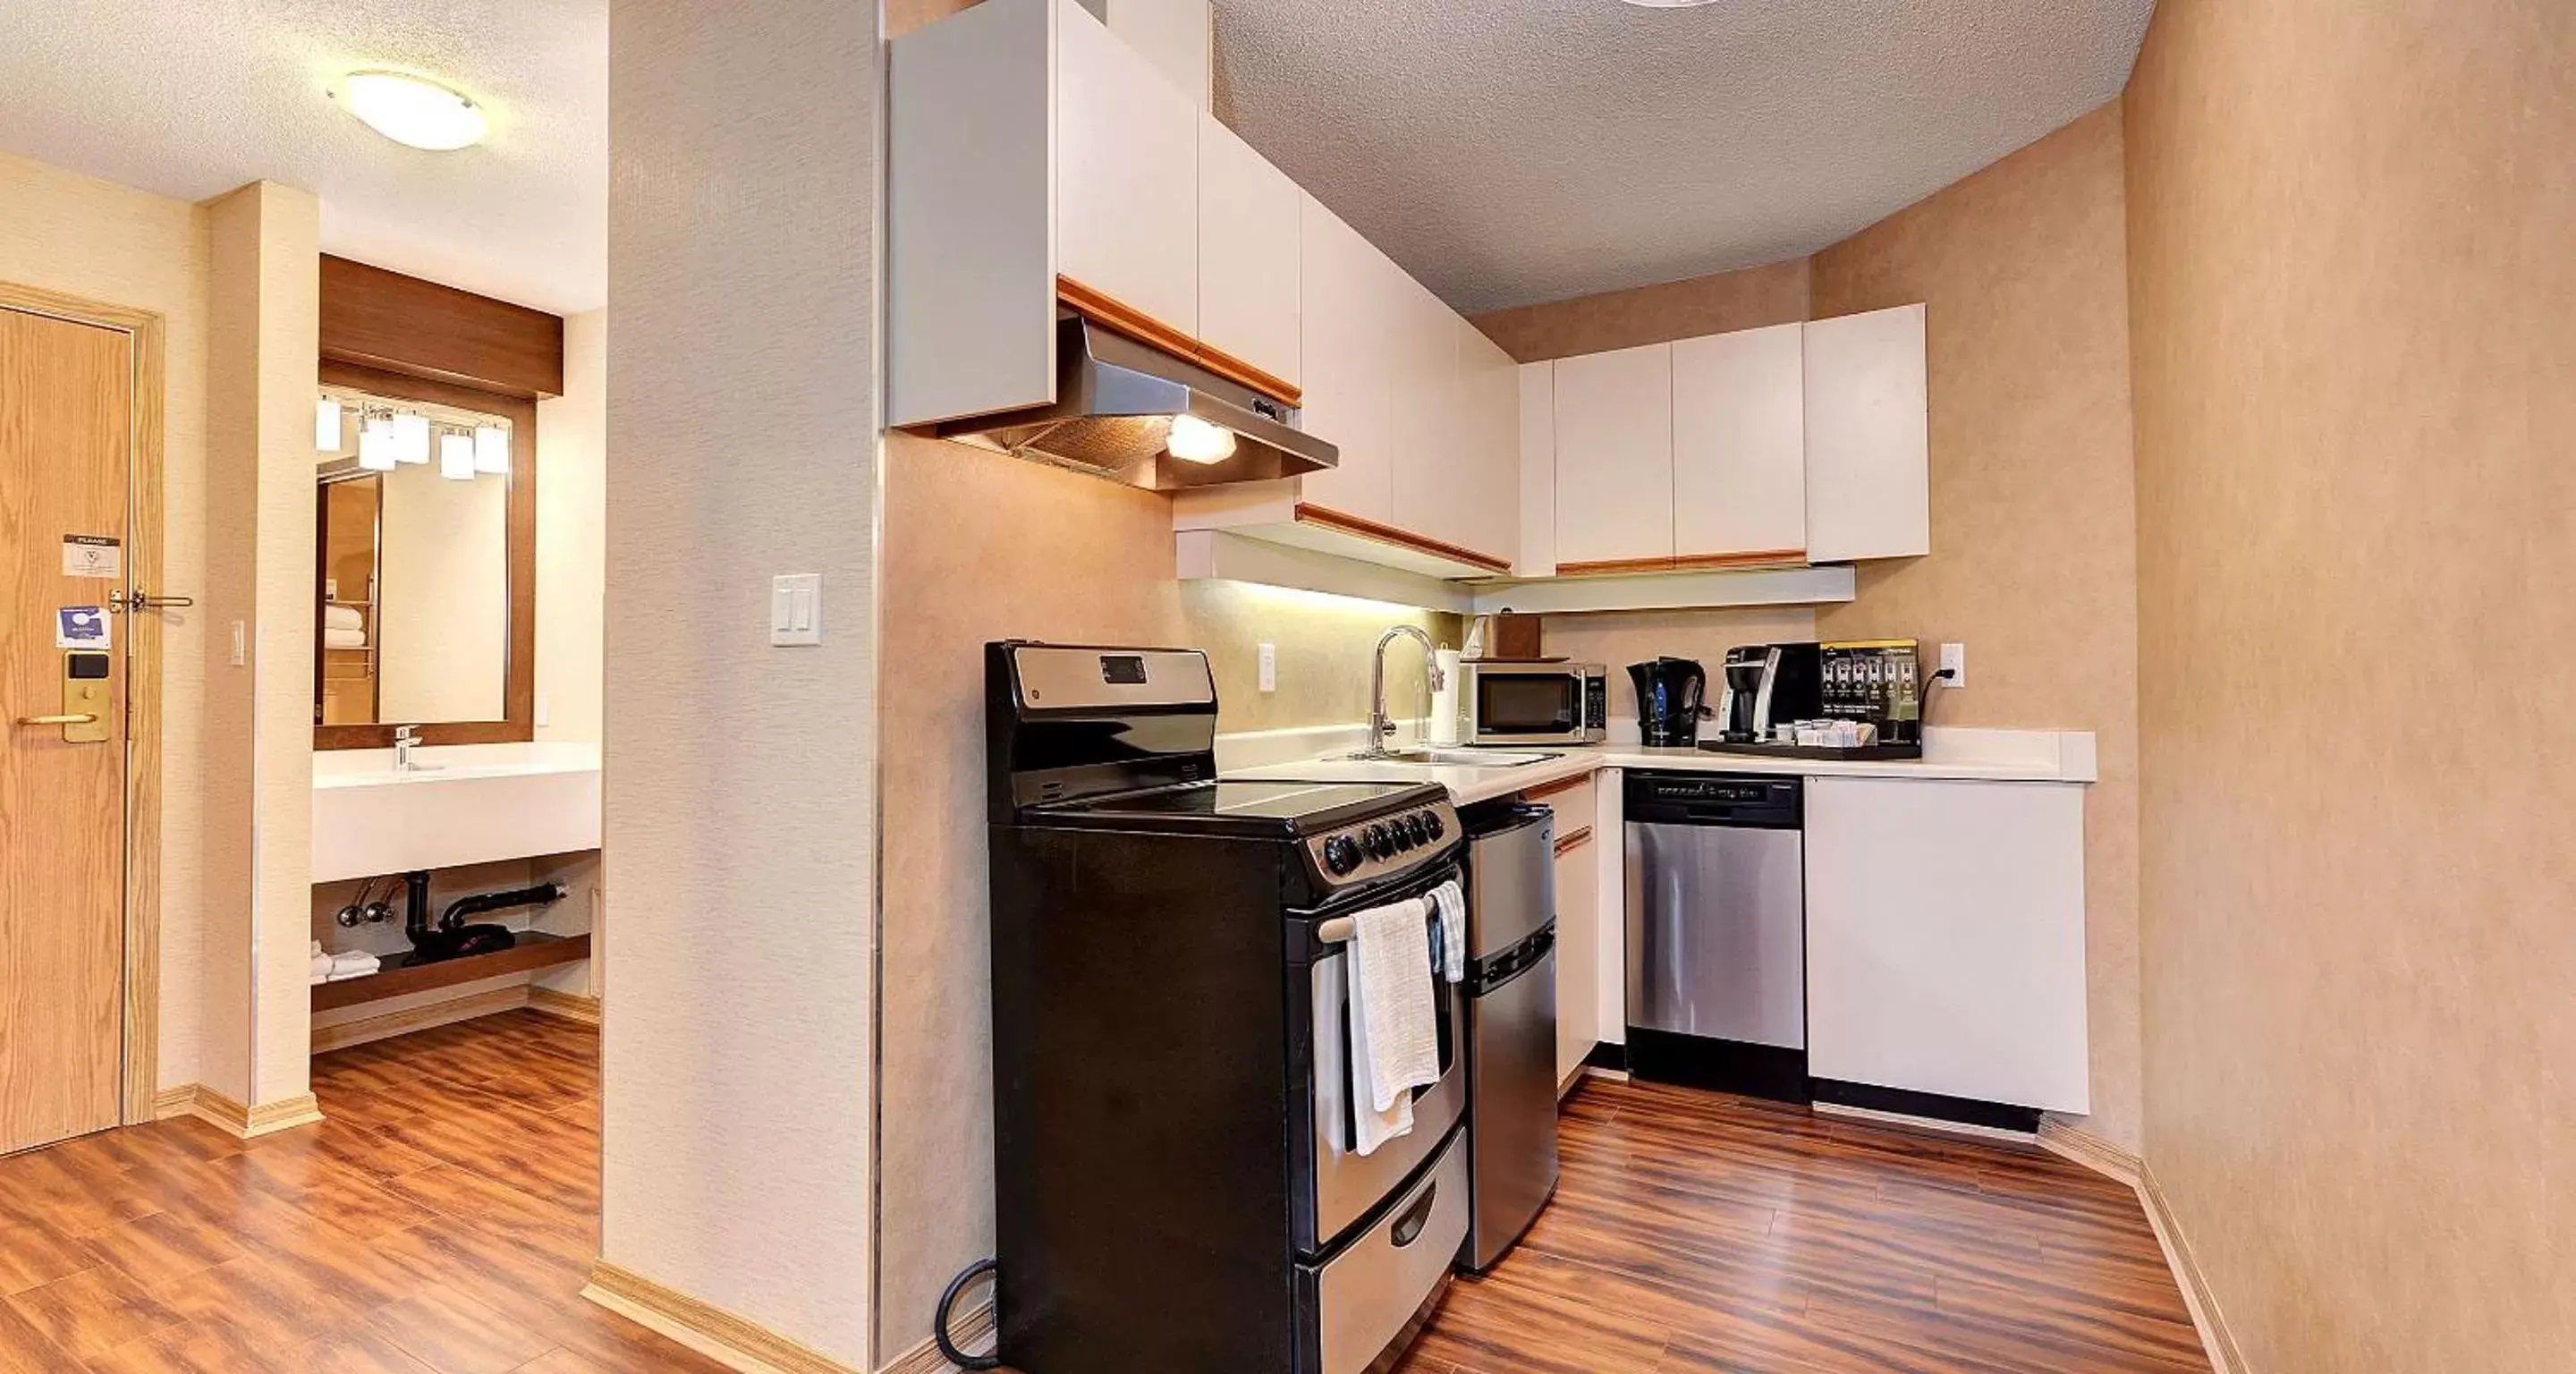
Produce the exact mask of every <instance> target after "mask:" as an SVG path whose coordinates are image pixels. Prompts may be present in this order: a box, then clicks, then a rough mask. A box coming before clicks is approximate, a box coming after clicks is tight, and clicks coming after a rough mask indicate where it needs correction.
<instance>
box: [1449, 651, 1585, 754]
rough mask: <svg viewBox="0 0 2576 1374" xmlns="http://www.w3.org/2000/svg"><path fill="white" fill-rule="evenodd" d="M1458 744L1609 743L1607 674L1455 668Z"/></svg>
mask: <svg viewBox="0 0 2576 1374" xmlns="http://www.w3.org/2000/svg"><path fill="white" fill-rule="evenodd" d="M1458 670H1459V672H1460V673H1461V674H1462V675H1463V676H1464V679H1465V680H1464V681H1462V682H1460V683H1459V685H1458V686H1459V691H1458V712H1459V715H1460V716H1461V717H1462V719H1461V720H1460V721H1459V723H1458V724H1459V738H1460V739H1462V740H1464V741H1466V742H1467V743H1470V744H1598V743H1600V742H1601V741H1602V740H1604V739H1606V738H1608V737H1609V734H1610V731H1609V724H1610V689H1609V676H1608V670H1607V669H1605V668H1603V667H1602V666H1601V665H1600V664H1598V663H1504V662H1482V663H1462V664H1459V665H1458Z"/></svg>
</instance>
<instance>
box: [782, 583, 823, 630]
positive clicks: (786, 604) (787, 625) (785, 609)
mask: <svg viewBox="0 0 2576 1374" xmlns="http://www.w3.org/2000/svg"><path fill="white" fill-rule="evenodd" d="M769 642H770V643H772V644H820V643H822V642H823V575H822V574H821V573H780V574H779V575H778V576H776V577H773V578H771V579H769Z"/></svg>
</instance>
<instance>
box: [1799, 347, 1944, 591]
mask: <svg viewBox="0 0 2576 1374" xmlns="http://www.w3.org/2000/svg"><path fill="white" fill-rule="evenodd" d="M1804 361H1805V369H1806V384H1805V424H1806V448H1807V472H1806V505H1807V561H1809V562H1811V563H1848V562H1851V561H1853V560H1855V559H1861V558H1905V557H1910V556H1913V555H1917V554H1926V553H1930V552H1931V551H1932V489H1931V471H1932V469H1931V455H1932V442H1931V425H1930V402H1931V386H1930V381H1929V378H1928V376H1927V373H1926V367H1925V362H1924V351H1923V307H1922V306H1920V305H1900V306H1897V307H1895V308H1894V309H1890V310H1873V311H1870V312H1868V313H1866V314H1861V315H1843V316H1839V317H1837V318H1835V319H1830V320H1815V321H1812V322H1810V323H1809V324H1808V325H1807V327H1806V336H1805V360H1804Z"/></svg>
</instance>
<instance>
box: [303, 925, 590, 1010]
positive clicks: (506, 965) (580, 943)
mask: <svg viewBox="0 0 2576 1374" xmlns="http://www.w3.org/2000/svg"><path fill="white" fill-rule="evenodd" d="M385 957H386V963H385V967H384V969H383V971H382V972H378V973H370V974H368V975H367V976H366V977H364V978H347V979H343V980H341V981H339V982H337V983H316V984H314V985H313V1009H314V1010H315V1011H331V1010H333V1009H335V1008H339V1007H353V1006H357V1005H358V1004H360V1003H362V1002H380V1001H383V1000H384V999H385V998H388V997H401V996H403V995H405V994H407V993H414V992H428V991H429V990H431V989H432V988H445V987H454V986H455V985H457V984H458V983H471V982H474V981H476V980H478V979H483V978H498V977H500V976H501V975H502V974H505V973H525V972H526V971H528V970H529V969H539V968H552V967H553V966H555V965H557V964H569V963H572V962H574V961H576V960H581V959H587V958H589V957H590V936H589V935H588V934H586V933H585V934H581V935H547V934H544V933H542V932H539V931H533V930H523V931H520V932H519V942H518V943H517V944H515V945H512V946H511V947H510V948H508V949H504V950H495V951H494V952H492V953H490V954H469V955H466V956H464V957H463V958H460V959H443V960H440V961H439V962H437V963H435V964H418V965H413V966H411V967H408V968H406V967H402V966H400V965H398V964H396V963H395V962H393V961H395V960H398V959H402V958H404V957H406V956H404V955H400V954H391V955H387V956H385Z"/></svg>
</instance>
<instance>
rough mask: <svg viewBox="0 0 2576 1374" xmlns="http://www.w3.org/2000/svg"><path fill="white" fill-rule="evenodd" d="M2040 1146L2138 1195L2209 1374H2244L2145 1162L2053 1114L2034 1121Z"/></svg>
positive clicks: (2214, 1302) (2242, 1354)
mask: <svg viewBox="0 0 2576 1374" xmlns="http://www.w3.org/2000/svg"><path fill="white" fill-rule="evenodd" d="M2039 1145H2040V1148H2041V1149H2043V1150H2046V1151H2048V1152H2049V1153H2050V1154H2053V1155H2056V1156H2058V1157H2059V1158H2061V1159H2066V1160H2070V1161H2072V1162H2074V1163H2077V1164H2081V1165H2083V1166H2084V1167H2085V1168H2087V1169H2090V1170H2092V1171H2093V1172H2095V1173H2097V1174H2100V1175H2101V1176H2103V1177H2104V1178H2107V1179H2110V1180H2111V1181H2112V1182H2114V1183H2118V1184H2120V1185H2122V1186H2123V1187H2126V1188H2129V1189H2130V1190H2132V1191H2134V1192H2136V1193H2137V1195H2138V1206H2139V1207H2140V1208H2141V1209H2143V1210H2144V1211H2145V1212H2146V1214H2147V1225H2148V1227H2149V1228H2151V1229H2152V1230H2154V1231H2155V1233H2156V1245H2157V1246H2158V1247H2159V1248H2161V1249H2162V1250H2163V1251H2164V1254H2165V1268H2167V1269H2169V1270H2171V1271H2172V1272H2173V1279H2174V1287H2176V1288H2179V1289H2181V1290H2182V1303H2183V1306H2184V1307H2185V1308H2187V1309H2189V1310H2190V1312H2191V1324H2192V1327H2193V1329H2194V1330H2197V1331H2198V1332H2199V1333H2200V1345H2201V1349H2202V1351H2203V1352H2204V1353H2206V1354H2207V1355H2208V1356H2209V1367H2210V1370H2211V1371H2212V1374H2246V1368H2245V1352H2244V1350H2243V1349H2242V1348H2240V1347H2239V1346H2238V1345H2237V1344H2236V1336H2235V1334H2234V1333H2233V1332H2230V1331H2229V1330H2228V1329H2227V1319H2226V1318H2225V1317H2224V1316H2222V1315H2221V1314H2220V1312H2219V1310H2218V1298H2217V1296H2216V1295H2215V1294H2214V1293H2212V1292H2211V1291H2210V1287H2209V1279H2208V1278H2207V1276H2205V1275H2203V1274H2202V1273H2201V1272H2200V1261H2199V1259H2198V1258H2196V1257H2195V1256H2194V1255H2193V1254H2192V1252H2191V1243H2190V1242H2189V1241H2187V1240H2185V1239H2184V1238H2183V1234H2182V1223H2181V1221H2180V1220H2179V1219H2177V1218H2176V1217H2175V1216H2174V1214H2173V1204H2172V1203H2171V1202H2169V1201H2167V1200H2166V1198H2165V1194H2164V1190H2163V1189H2162V1188H2159V1187H2157V1186H2156V1177H2155V1171H2154V1170H2152V1169H2149V1168H2148V1167H2147V1162H2146V1161H2145V1160H2143V1159H2140V1158H2139V1157H2138V1156H2137V1155H2135V1154H2133V1153H2131V1152H2130V1151H2128V1150H2126V1149H2124V1148H2122V1147H2120V1146H2118V1145H2115V1144H2112V1143H2111V1142H2110V1141H2108V1140H2105V1139H2103V1138H2102V1137H2100V1136H2098V1135H2095V1134H2094V1133H2092V1132H2091V1131H2088V1130H2085V1129H2084V1128H2083V1127H2081V1126H2077V1125H2074V1124H2072V1123H2070V1122H2067V1121H2064V1120H2062V1119H2060V1118H2058V1117H2056V1116H2042V1117H2040V1119H2039Z"/></svg>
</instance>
